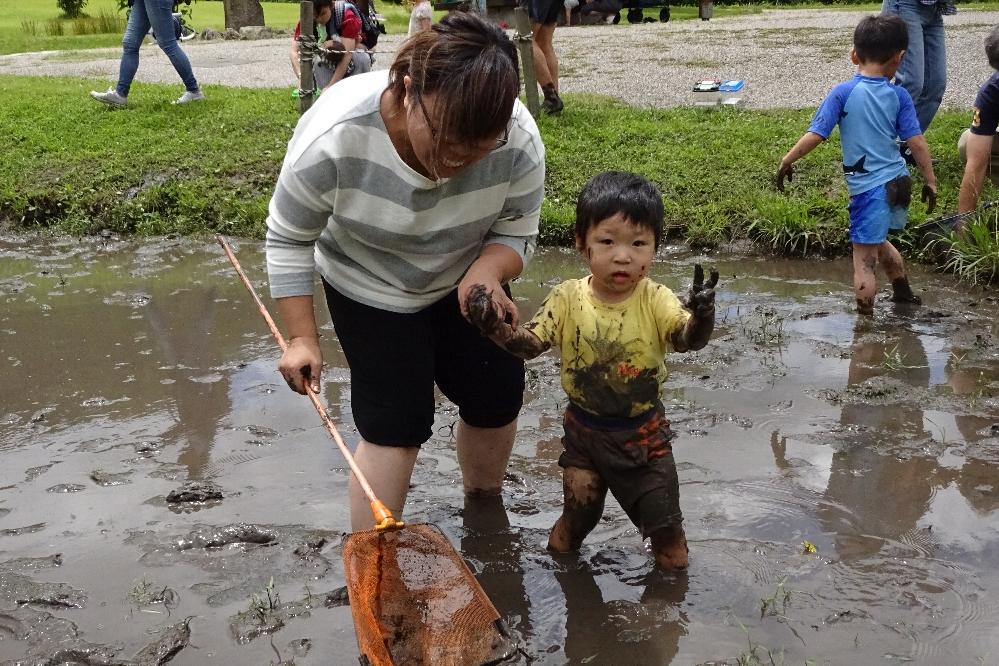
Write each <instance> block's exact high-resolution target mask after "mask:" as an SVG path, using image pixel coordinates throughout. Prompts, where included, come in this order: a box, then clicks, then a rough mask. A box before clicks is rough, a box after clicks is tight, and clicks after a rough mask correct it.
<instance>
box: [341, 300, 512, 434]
mask: <svg viewBox="0 0 999 666" xmlns="http://www.w3.org/2000/svg"><path fill="white" fill-rule="evenodd" d="M323 287H324V288H325V290H326V303H327V305H328V306H329V309H330V317H331V318H332V320H333V327H334V328H335V329H336V335H337V338H338V339H339V341H340V346H341V347H342V348H343V353H344V356H346V357H347V364H348V365H349V366H350V401H351V408H352V410H353V413H354V424H355V425H356V426H357V430H358V432H360V433H361V437H363V438H364V439H365V441H367V442H371V443H372V444H379V445H382V446H420V445H421V444H423V442H425V441H427V440H428V439H430V436H431V435H432V434H433V425H434V412H435V405H434V384H435V383H436V384H437V387H438V388H440V390H441V393H443V394H444V395H445V396H447V398H448V399H449V400H451V402H453V403H454V404H456V405H457V406H458V414H459V415H460V416H461V418H462V419H463V420H464V421H465V423H468V424H469V425H472V426H476V427H479V428H498V427H500V426H504V425H506V424H508V423H510V422H511V421H513V420H514V419H515V418H517V414H518V413H520V407H521V404H522V403H523V399H524V362H523V361H522V360H521V359H519V358H517V357H515V356H513V355H511V354H508V353H507V352H505V351H503V350H502V349H500V348H499V347H497V346H496V345H495V344H493V342H492V341H491V340H489V338H485V337H483V336H482V335H480V334H479V330H478V329H477V328H475V327H474V326H472V325H471V324H469V323H468V322H467V321H465V318H464V317H462V316H461V310H460V309H459V307H458V295H457V290H454V291H452V292H451V293H450V294H448V295H447V296H445V297H444V298H442V299H441V300H439V301H437V302H436V303H434V304H433V305H431V306H429V307H427V308H424V309H423V310H420V311H419V312H414V313H399V312H389V311H387V310H380V309H378V308H375V307H372V306H369V305H364V304H362V303H358V302H357V301H354V300H351V299H349V298H347V297H346V296H344V295H343V294H341V293H340V292H338V291H337V290H336V289H334V288H333V287H331V286H330V285H329V283H327V282H326V281H325V280H323ZM509 293H510V292H509V289H507V294H509Z"/></svg>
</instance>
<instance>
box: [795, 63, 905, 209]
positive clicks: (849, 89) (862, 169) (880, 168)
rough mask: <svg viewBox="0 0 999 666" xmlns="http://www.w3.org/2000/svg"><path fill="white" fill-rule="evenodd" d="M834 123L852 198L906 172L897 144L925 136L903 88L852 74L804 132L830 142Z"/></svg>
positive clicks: (829, 97) (828, 99)
mask: <svg viewBox="0 0 999 666" xmlns="http://www.w3.org/2000/svg"><path fill="white" fill-rule="evenodd" d="M837 124H838V125H839V133H840V142H841V143H842V144H843V175H844V176H845V177H846V186H847V189H848V190H849V191H850V195H851V196H854V195H857V194H861V193H863V192H866V191H867V190H870V189H872V188H874V187H877V186H878V185H883V184H885V183H887V182H888V181H890V180H893V179H895V178H897V177H899V176H903V175H907V174H908V173H909V171H908V169H907V168H906V166H905V160H904V159H902V156H901V154H899V152H898V144H897V143H896V139H901V140H902V141H908V140H909V139H911V138H912V137H914V136H918V135H920V134H922V133H923V132H922V130H921V129H920V128H919V120H918V119H917V118H916V107H915V106H914V105H913V103H912V97H910V96H909V93H908V92H906V90H905V88H902V87H901V86H896V85H893V84H891V83H889V82H888V79H887V78H885V77H883V76H863V75H862V74H857V75H855V76H854V77H853V78H852V79H851V80H849V81H845V82H843V83H840V84H839V85H837V86H836V87H835V88H833V89H832V90H831V91H830V92H829V94H828V95H827V96H826V98H825V100H823V101H822V106H820V107H819V110H818V111H816V112H815V117H814V118H812V125H811V127H809V128H808V131H809V132H814V133H815V134H818V135H819V136H821V137H822V138H823V139H828V138H829V135H830V134H832V131H833V128H834V127H836V125H837Z"/></svg>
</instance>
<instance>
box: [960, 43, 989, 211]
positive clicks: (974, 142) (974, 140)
mask: <svg viewBox="0 0 999 666" xmlns="http://www.w3.org/2000/svg"><path fill="white" fill-rule="evenodd" d="M985 55H986V57H987V58H988V59H989V65H991V66H992V69H995V70H999V26H996V27H995V28H993V29H992V32H990V33H989V35H988V37H986V38H985ZM997 127H999V71H996V72H994V73H993V74H992V76H991V77H990V78H989V80H988V81H986V82H985V85H983V86H982V87H981V89H980V90H979V91H978V96H977V97H975V107H974V115H973V116H972V118H971V128H970V129H966V130H964V132H963V133H962V134H961V138H960V139H958V142H957V153H958V155H959V156H960V158H961V161H963V162H965V165H964V178H962V179H961V191H960V193H959V194H958V196H957V212H958V213H970V212H972V211H974V210H975V208H977V207H978V198H979V197H980V196H981V194H982V185H983V184H984V182H985V174H986V173H988V175H989V178H991V179H992V182H993V183H997V184H999V142H997V141H996V129H997ZM964 225H965V222H964V219H963V218H962V219H960V220H959V221H958V223H957V225H956V226H955V228H956V229H958V230H960V229H963V228H964Z"/></svg>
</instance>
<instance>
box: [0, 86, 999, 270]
mask: <svg viewBox="0 0 999 666" xmlns="http://www.w3.org/2000/svg"><path fill="white" fill-rule="evenodd" d="M105 84H106V82H103V81H92V80H82V79H70V78H63V79H55V78H44V79H42V78H30V77H14V76H0V127H4V128H5V141H4V143H3V144H2V147H0V220H4V221H6V222H7V224H11V223H12V224H14V225H17V226H21V227H24V228H34V227H52V228H54V229H56V230H58V231H61V232H67V233H73V234H86V233H95V232H97V231H99V230H101V229H105V228H106V229H111V230H115V231H120V232H124V233H137V234H162V233H169V232H178V233H184V234H191V233H206V232H209V231H217V230H222V231H226V232H227V233H233V234H238V235H246V236H256V237H260V236H261V235H262V234H263V230H264V226H263V223H264V219H265V217H266V214H267V210H266V208H267V202H268V200H269V198H270V195H271V193H272V191H273V187H274V182H275V180H276V178H277V174H278V171H279V169H280V164H281V160H282V158H283V157H284V152H285V148H286V145H287V141H288V139H289V137H290V135H291V132H292V129H293V128H294V126H295V123H296V122H297V120H298V115H297V113H296V111H295V107H294V105H293V102H292V99H291V98H290V96H289V94H288V91H287V90H286V89H280V90H256V89H244V88H224V87H214V86H213V87H209V88H208V90H207V92H208V97H209V99H208V101H207V102H206V103H204V104H194V105H189V106H184V107H175V106H171V105H170V103H169V102H170V101H171V100H172V99H173V98H174V97H175V96H176V93H177V88H176V86H163V85H151V84H139V85H138V86H137V87H136V88H135V94H133V95H132V96H131V97H130V98H129V108H128V109H127V110H123V111H109V110H105V109H104V108H102V107H99V106H98V105H97V104H95V103H94V102H93V101H92V100H90V99H89V97H88V95H87V92H88V91H89V90H91V89H96V88H99V87H101V86H102V85H105ZM39 89H45V90H46V91H47V92H46V94H45V95H44V96H40V95H37V94H34V93H35V91H37V90H39ZM567 98H568V99H567V104H566V108H565V111H563V113H562V114H561V115H560V116H559V117H558V118H552V117H549V116H542V117H541V118H539V119H538V124H539V127H540V129H541V133H542V136H543V137H544V141H545V144H546V146H547V166H548V175H547V179H546V186H545V187H546V200H545V202H544V204H543V207H542V228H541V238H540V240H541V242H542V243H544V244H549V245H551V244H569V243H571V240H572V239H571V235H572V231H571V230H572V223H573V217H574V212H575V202H576V197H577V196H578V194H579V191H580V189H581V188H582V186H583V184H584V183H585V182H586V181H587V180H588V179H589V178H590V177H591V176H592V175H593V174H595V173H597V172H599V171H602V170H606V169H625V170H629V171H635V172H638V173H642V174H644V175H646V176H647V177H649V178H650V179H651V180H652V181H653V182H655V183H656V184H657V185H658V186H659V188H660V189H661V190H662V192H663V195H664V201H665V208H666V223H667V226H668V233H669V235H670V236H671V237H672V238H674V239H682V240H684V241H686V242H689V243H690V244H692V245H706V246H714V245H719V244H722V243H725V242H727V241H729V240H733V239H742V238H749V239H752V240H753V241H755V242H757V243H758V244H760V245H761V246H763V247H766V248H770V249H773V250H774V251H775V252H777V253H780V254H793V255H802V254H806V253H823V254H827V255H836V254H841V253H844V252H846V251H848V249H849V245H848V241H847V237H846V228H847V217H846V203H847V194H846V190H845V187H844V185H843V177H842V168H841V164H840V162H841V159H840V153H839V143H838V134H834V135H833V138H832V139H831V140H830V141H828V142H826V143H825V144H823V145H821V146H819V147H818V148H817V149H816V150H814V151H813V152H812V153H811V154H810V155H808V156H807V157H806V158H804V159H802V160H800V161H799V162H798V163H797V164H796V165H795V170H796V171H795V178H794V181H793V183H791V184H789V186H788V192H787V193H786V194H779V193H777V192H776V191H775V190H774V188H773V178H774V173H775V171H776V167H777V163H778V161H779V160H780V157H781V156H782V155H783V154H784V152H786V151H787V150H788V149H789V148H790V146H792V145H793V144H794V142H795V141H796V140H797V138H798V137H799V136H800V135H801V133H802V132H804V130H805V129H806V128H807V126H808V122H809V119H810V117H811V115H812V111H810V110H782V111H756V110H748V109H740V108H710V109H705V108H677V109H666V110H663V109H636V108H633V107H629V106H626V105H624V104H622V103H620V102H617V101H614V100H611V99H608V98H603V97H596V96H586V95H568V96H567ZM53 109H58V110H59V113H52V110H53ZM968 122H969V118H968V114H967V113H966V112H964V111H947V110H945V111H941V112H940V113H939V114H938V116H937V118H936V120H934V123H933V127H932V129H931V130H930V132H929V133H928V137H927V138H928V140H929V142H930V146H931V151H932V153H933V156H934V158H936V160H937V164H936V172H937V177H938V179H939V181H940V183H941V184H942V185H941V191H940V200H939V207H940V210H941V211H949V210H954V208H955V207H956V206H955V205H956V197H957V186H958V183H959V182H960V177H961V174H962V172H963V167H962V165H961V164H960V163H959V162H958V159H957V150H956V145H955V137H957V136H958V135H959V134H960V132H961V130H962V129H963V128H964V127H966V126H967V124H968ZM917 186H918V179H917ZM986 188H987V190H986V192H985V193H983V196H982V199H983V200H985V201H987V200H992V199H995V198H999V196H997V193H996V191H995V188H994V186H992V185H991V183H988V184H987V185H986ZM925 218H926V215H925V210H924V208H923V206H922V204H921V203H919V202H915V203H913V205H912V207H911V209H910V227H912V226H916V225H917V224H919V223H920V222H922V221H924V220H925ZM993 229H994V227H993ZM976 238H977V236H976ZM991 238H992V237H990V236H988V234H985V235H984V236H982V238H981V239H978V240H971V241H969V242H970V243H971V244H972V245H973V246H975V247H978V248H979V250H978V251H980V254H982V255H984V256H985V257H987V258H986V259H985V260H984V261H982V262H979V263H977V264H974V266H976V267H981V268H980V269H979V268H975V269H974V270H975V272H974V275H975V277H974V279H976V280H978V281H987V280H989V279H995V278H994V275H995V270H994V266H995V264H996V261H997V259H996V254H995V253H996V244H997V242H996V241H993V240H990V239H991ZM979 241H981V242H979ZM900 245H901V246H902V248H903V250H904V251H906V252H907V254H909V255H910V256H912V255H915V254H917V251H918V250H919V249H920V245H919V244H918V243H917V242H916V239H914V238H912V237H903V238H902V241H901V242H900ZM957 252H960V253H961V256H964V257H969V258H968V260H967V261H966V262H965V263H966V264H968V265H971V264H972V262H974V261H975V258H973V256H975V255H974V252H975V250H972V249H970V248H959V249H955V250H953V251H952V252H948V253H944V254H945V256H946V257H948V258H953V256H955V253H957ZM938 256H939V253H938ZM989 257H991V258H989ZM990 261H991V262H992V263H991V264H990V263H989V262H990ZM987 266H992V267H993V268H992V272H991V273H989V272H987V271H985V267H987ZM952 269H953V270H955V271H956V272H958V273H959V274H961V273H962V271H961V270H959V269H960V266H957V265H955V266H952ZM963 273H964V274H965V275H966V277H968V279H972V277H971V276H972V273H970V272H968V271H967V270H966V271H963ZM990 276H992V277H990Z"/></svg>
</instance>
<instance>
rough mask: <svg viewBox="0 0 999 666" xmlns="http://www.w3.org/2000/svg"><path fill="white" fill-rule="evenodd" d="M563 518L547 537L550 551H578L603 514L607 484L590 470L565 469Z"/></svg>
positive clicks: (561, 517) (556, 522)
mask: <svg viewBox="0 0 999 666" xmlns="http://www.w3.org/2000/svg"><path fill="white" fill-rule="evenodd" d="M562 494H563V498H564V504H563V506H562V515H561V516H560V517H559V519H558V520H557V521H555V525H554V527H552V531H551V533H550V534H549V535H548V550H551V551H555V552H557V553H568V552H570V551H573V550H579V547H580V546H581V545H582V544H583V539H585V538H586V535H587V534H589V533H590V532H592V531H593V528H594V527H596V526H597V522H598V521H599V520H600V516H601V515H603V513H604V500H605V499H606V497H607V484H606V483H605V482H604V480H603V479H601V478H600V475H599V474H597V473H596V472H594V471H592V470H588V469H581V468H579V467H566V468H565V470H564V471H563V472H562Z"/></svg>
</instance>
